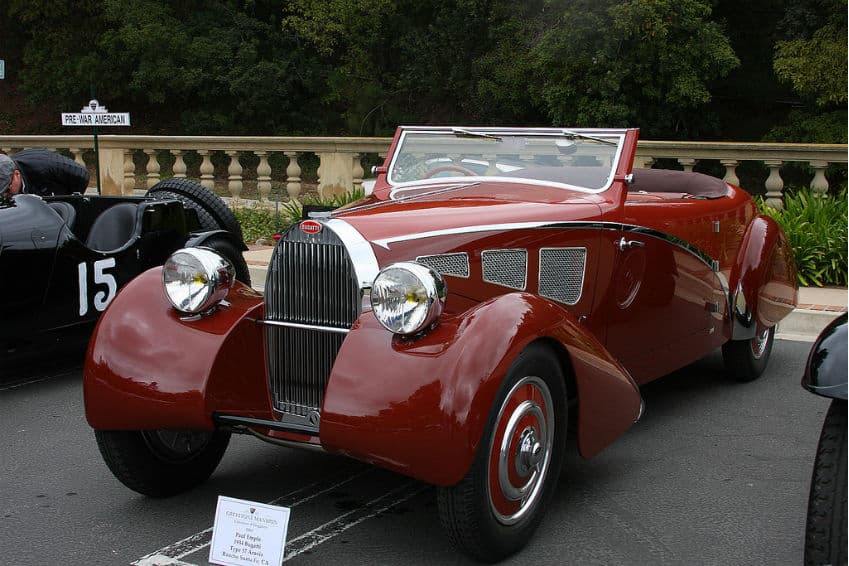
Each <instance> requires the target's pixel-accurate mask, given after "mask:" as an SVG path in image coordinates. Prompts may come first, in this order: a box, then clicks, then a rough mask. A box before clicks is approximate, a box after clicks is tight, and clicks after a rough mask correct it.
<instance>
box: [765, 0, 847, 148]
mask: <svg viewBox="0 0 849 566" xmlns="http://www.w3.org/2000/svg"><path fill="white" fill-rule="evenodd" d="M846 9H847V1H846V0H805V1H800V2H796V3H793V4H790V5H789V6H788V8H787V13H786V16H785V19H784V22H783V27H784V29H785V30H786V34H787V38H786V39H784V40H781V41H778V42H777V43H776V45H775V58H774V61H773V66H774V68H775V73H776V75H777V76H778V77H779V78H780V79H781V80H783V81H785V82H787V83H789V84H791V85H792V86H793V90H794V91H795V92H796V93H797V94H798V95H799V98H800V104H801V108H799V109H796V110H795V111H794V112H792V113H791V114H790V115H789V116H788V118H787V120H786V122H785V123H784V124H782V125H780V126H778V127H776V128H774V129H773V130H772V132H771V133H770V137H771V138H772V139H782V140H785V141H811V142H815V141H819V142H832V143H838V142H841V143H846V141H847V135H846V117H847V114H846V101H847V70H846V61H847V48H846V45H847V20H846Z"/></svg>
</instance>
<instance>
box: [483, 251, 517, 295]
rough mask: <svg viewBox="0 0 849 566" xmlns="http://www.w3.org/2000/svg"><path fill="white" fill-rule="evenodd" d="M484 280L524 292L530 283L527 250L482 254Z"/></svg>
mask: <svg viewBox="0 0 849 566" xmlns="http://www.w3.org/2000/svg"><path fill="white" fill-rule="evenodd" d="M481 264H482V265H483V280H484V281H486V282H487V283H494V284H496V285H501V286H502V287H509V288H510V289H518V290H519V291H524V290H525V287H526V286H527V281H528V251H527V250H487V251H484V252H481Z"/></svg>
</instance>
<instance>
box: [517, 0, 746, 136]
mask: <svg viewBox="0 0 849 566" xmlns="http://www.w3.org/2000/svg"><path fill="white" fill-rule="evenodd" d="M552 6H553V7H554V8H555V13H554V14H553V16H554V17H551V18H546V21H547V22H548V23H547V27H546V29H544V30H543V35H542V38H541V40H540V41H539V43H538V44H536V45H535V46H534V47H533V48H532V49H531V55H532V58H533V59H532V61H533V67H532V68H533V71H534V75H533V80H532V81H531V85H530V87H531V90H532V92H533V93H534V95H535V96H537V97H538V98H539V99H540V100H541V101H542V104H543V105H544V108H545V111H546V113H547V114H548V116H549V117H550V118H551V120H552V122H554V123H562V124H576V125H580V126H600V125H608V126H625V125H629V126H637V125H638V126H640V127H641V128H642V129H643V132H644V135H646V136H648V137H660V136H663V137H675V138H682V137H698V136H699V135H703V134H704V132H703V131H702V125H703V124H704V122H705V117H704V113H703V111H702V109H703V108H704V106H705V105H706V104H707V103H708V102H709V101H710V99H711V93H710V90H709V84H710V81H711V80H713V79H715V78H717V77H721V76H723V75H725V74H726V73H728V72H729V71H730V70H731V69H733V68H734V67H735V66H736V65H737V64H738V59H737V57H736V56H735V54H734V52H733V51H732V49H731V46H730V44H729V41H728V39H727V37H726V36H725V35H724V33H723V31H722V29H721V28H720V26H719V25H718V24H716V23H715V22H712V21H711V20H710V16H711V3H710V1H708V0H632V1H629V2H620V1H617V0H576V1H570V2H565V1H563V2H555V3H553V4H552Z"/></svg>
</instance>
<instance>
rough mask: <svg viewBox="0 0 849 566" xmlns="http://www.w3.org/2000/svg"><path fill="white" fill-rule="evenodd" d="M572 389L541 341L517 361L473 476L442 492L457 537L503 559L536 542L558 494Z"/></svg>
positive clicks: (465, 547) (446, 523)
mask: <svg viewBox="0 0 849 566" xmlns="http://www.w3.org/2000/svg"><path fill="white" fill-rule="evenodd" d="M566 423H567V420H566V388H565V380H564V376H563V370H562V369H561V366H560V362H559V361H558V359H557V356H556V355H555V354H554V352H552V351H551V350H550V349H549V348H547V347H546V346H544V345H543V344H541V343H534V344H531V345H530V346H528V348H526V349H525V350H524V351H523V352H522V353H521V354H520V355H519V356H518V357H517V358H516V360H515V361H514V362H513V365H512V366H511V367H510V370H509V371H508V372H507V376H506V378H505V380H504V382H503V383H502V385H501V388H500V391H499V394H498V397H497V398H496V401H495V403H494V404H493V406H492V410H491V412H490V416H489V421H488V424H487V429H486V432H485V434H484V437H483V438H482V440H481V443H480V445H479V449H478V453H477V455H476V456H475V460H474V462H473V463H472V466H471V468H470V469H469V471H468V473H467V474H466V476H465V477H464V478H463V479H462V480H461V481H460V483H458V484H457V485H455V486H452V487H447V488H440V489H439V491H438V503H439V515H440V519H441V521H442V525H443V527H444V528H445V530H446V532H447V534H448V537H449V539H450V540H451V541H452V543H454V545H455V546H457V547H458V548H459V549H460V550H462V551H463V552H465V553H467V554H469V555H470V556H472V557H473V558H475V559H477V560H481V561H484V562H496V561H499V560H502V559H503V558H506V557H507V556H509V555H511V554H513V553H515V552H517V551H518V550H520V549H521V548H522V547H524V546H525V545H526V544H527V542H528V541H529V540H530V538H531V536H532V535H533V533H534V531H535V530H536V528H537V526H538V525H539V522H540V520H541V519H542V516H543V514H544V511H545V506H546V503H547V502H548V500H549V499H550V498H551V496H552V494H553V493H554V489H555V487H556V484H557V478H558V476H559V475H560V468H561V465H562V462H563V452H564V449H565V439H566V427H567V425H566Z"/></svg>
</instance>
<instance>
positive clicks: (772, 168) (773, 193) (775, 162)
mask: <svg viewBox="0 0 849 566" xmlns="http://www.w3.org/2000/svg"><path fill="white" fill-rule="evenodd" d="M764 164H765V165H766V166H767V167H769V177H767V178H766V182H765V183H764V186H765V187H766V204H767V205H768V206H771V207H772V208H775V209H777V210H781V209H782V208H784V202H783V201H782V199H783V198H784V197H783V195H782V191H783V190H784V179H782V178H781V172H780V171H779V170H780V169H781V166H782V165H783V164H784V162H783V161H781V160H779V159H768V160H766V161H764Z"/></svg>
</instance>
